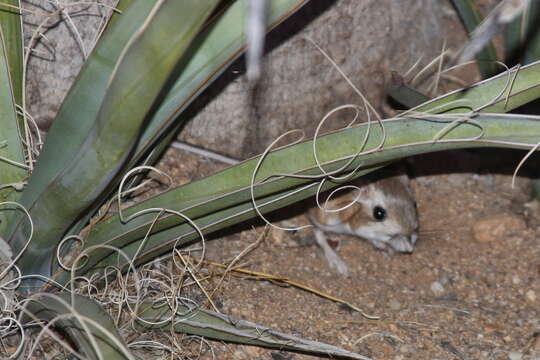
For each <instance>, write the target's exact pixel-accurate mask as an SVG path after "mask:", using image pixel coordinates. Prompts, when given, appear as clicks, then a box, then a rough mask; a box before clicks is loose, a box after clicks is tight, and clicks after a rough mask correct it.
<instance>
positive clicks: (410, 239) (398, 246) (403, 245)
mask: <svg viewBox="0 0 540 360" xmlns="http://www.w3.org/2000/svg"><path fill="white" fill-rule="evenodd" d="M417 238H418V235H417V234H416V232H415V233H412V234H411V235H410V236H405V235H401V236H398V237H395V238H394V239H392V242H391V245H392V248H394V250H396V251H397V252H401V253H412V252H413V251H414V244H415V243H416V239H417Z"/></svg>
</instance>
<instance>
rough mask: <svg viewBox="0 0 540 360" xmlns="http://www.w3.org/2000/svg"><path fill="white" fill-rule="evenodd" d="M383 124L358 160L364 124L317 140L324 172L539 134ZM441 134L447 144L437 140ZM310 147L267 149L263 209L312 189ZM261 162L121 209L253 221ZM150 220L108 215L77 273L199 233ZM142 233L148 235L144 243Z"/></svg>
mask: <svg viewBox="0 0 540 360" xmlns="http://www.w3.org/2000/svg"><path fill="white" fill-rule="evenodd" d="M454 121H457V122H455V123H454ZM383 124H384V129H385V140H384V148H382V149H378V145H379V144H380V143H381V141H382V139H383V132H382V130H381V128H380V127H379V126H376V125H372V127H371V130H370V134H369V138H368V141H367V144H366V146H365V148H364V150H366V149H372V150H373V151H372V152H370V153H369V154H366V155H363V156H361V157H355V155H356V153H357V151H359V147H360V144H361V142H362V139H364V136H365V134H366V131H367V129H368V125H367V124H362V125H358V126H355V127H352V128H348V129H344V130H341V131H337V132H334V133H331V134H328V135H324V136H321V137H319V138H318V139H317V154H318V157H319V159H320V161H321V163H322V164H324V165H325V166H324V167H325V169H326V171H333V170H336V169H339V168H341V167H343V166H345V165H347V163H348V162H349V161H352V162H351V163H350V165H349V166H347V169H354V168H356V167H359V166H361V167H362V169H361V171H360V172H358V173H357V176H359V175H361V174H364V173H367V172H369V171H371V170H373V167H375V166H381V165H384V164H385V163H388V162H390V161H392V160H396V159H400V158H403V157H406V156H411V155H416V154H421V153H427V152H434V151H441V150H447V149H459V148H469V147H480V146H498V147H512V148H530V147H532V146H534V144H536V142H538V138H539V137H540V136H539V135H540V117H532V116H531V117H526V116H517V115H498V114H480V115H476V116H474V117H473V118H466V117H465V116H464V115H463V114H461V115H460V116H447V117H446V118H442V117H426V118H412V117H411V118H407V119H391V120H385V121H383ZM481 129H482V131H481ZM480 135H481V137H480V138H478V139H477V137H478V136H480ZM439 137H443V138H444V140H445V141H435V139H437V138H439ZM312 146H313V142H312V141H307V142H303V143H300V144H296V145H293V146H288V147H285V148H283V149H280V150H278V151H275V152H272V153H270V154H269V155H268V157H267V158H266V159H265V160H264V163H263V166H262V167H261V169H260V170H259V174H258V175H257V181H258V182H260V180H262V179H268V180H266V181H264V182H262V183H258V184H257V185H256V186H255V187H254V196H255V198H256V199H257V204H258V206H259V210H260V211H261V213H267V212H270V211H273V210H276V209H279V208H281V207H283V206H286V205H288V204H290V203H293V202H296V201H299V200H301V199H304V198H306V197H309V196H311V195H313V194H314V193H315V192H316V189H317V186H318V184H319V182H320V178H321V177H322V175H321V171H320V169H319V168H318V167H317V166H316V163H315V160H314V157H313V153H312ZM258 160H259V158H254V159H252V160H248V161H246V162H243V163H241V164H239V165H237V166H234V167H231V168H228V169H226V170H224V171H222V172H220V173H217V174H215V175H212V176H209V177H207V178H205V179H202V180H199V181H196V182H193V183H191V184H188V185H185V186H181V187H179V188H176V189H174V190H171V191H168V192H165V193H163V194H161V195H158V196H156V197H154V198H152V199H149V200H146V201H144V202H141V203H140V204H137V205H135V206H133V207H130V208H128V209H126V210H125V213H124V216H125V218H128V217H129V216H131V215H133V214H135V213H136V212H139V211H142V210H145V209H150V208H167V209H171V210H174V211H178V212H180V213H182V214H183V215H184V216H186V217H188V218H189V219H191V220H192V221H193V222H194V223H195V224H197V226H198V227H199V228H200V229H201V230H202V232H203V233H209V232H212V231H215V230H218V229H222V228H224V227H227V226H230V225H232V224H236V223H239V222H241V221H244V220H246V219H249V218H254V217H256V216H258V215H257V213H256V212H255V211H254V209H253V204H252V203H251V190H250V180H251V177H252V174H253V171H254V170H255V168H256V165H257V162H258ZM279 174H292V175H295V176H296V175H318V176H319V178H298V177H296V178H294V177H289V176H287V177H285V176H279ZM338 185H339V182H331V181H327V182H326V183H325V184H324V186H323V187H322V190H325V189H329V188H333V187H336V186H338ZM287 196H288V197H287ZM155 217H156V212H154V213H153V214H144V215H141V216H138V217H136V218H134V219H132V220H130V221H129V222H122V221H121V220H120V218H119V216H113V217H110V218H108V219H105V220H104V221H103V222H102V223H99V224H97V225H96V226H95V227H94V228H93V229H92V231H91V232H90V233H89V235H88V236H87V238H86V239H85V245H84V246H85V248H86V249H88V250H89V251H88V255H89V258H88V259H86V260H87V262H86V263H85V264H86V265H85V266H84V267H82V268H81V269H80V271H78V272H77V273H81V274H82V273H85V274H87V275H88V274H90V273H95V272H98V271H99V270H101V269H104V268H105V267H107V266H109V265H110V266H118V267H120V268H121V269H123V270H126V266H127V262H126V261H125V260H124V259H123V258H119V257H118V256H117V255H116V253H113V252H112V251H111V250H110V249H109V248H104V247H102V246H103V245H107V246H112V247H116V248H120V249H121V250H122V251H123V252H124V253H125V254H127V256H128V257H130V258H133V259H134V261H135V263H136V264H138V263H141V262H145V261H148V260H150V259H152V258H154V257H156V256H158V255H160V254H162V253H164V252H166V251H169V250H170V249H171V248H172V247H173V246H181V245H183V244H185V243H188V242H192V241H195V240H198V239H199V234H198V233H197V231H195V230H194V228H193V226H192V225H191V224H190V223H189V222H188V221H186V220H185V219H184V218H182V217H180V216H178V215H175V214H171V213H167V214H163V215H162V216H161V217H160V219H159V220H157V221H155ZM154 221H155V224H153V223H154ZM150 227H151V231H150ZM147 233H149V236H148V238H146V239H145V240H144V241H143V238H144V237H145V235H146V234H147ZM78 265H80V264H78ZM56 278H57V279H58V280H59V281H60V282H61V283H65V282H67V281H69V276H68V274H66V273H64V272H62V271H59V272H58V273H57V274H56Z"/></svg>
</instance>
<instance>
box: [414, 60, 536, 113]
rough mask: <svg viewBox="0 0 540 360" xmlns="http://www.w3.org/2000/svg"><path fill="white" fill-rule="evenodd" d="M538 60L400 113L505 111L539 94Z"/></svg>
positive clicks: (533, 98) (525, 102)
mask: <svg viewBox="0 0 540 360" xmlns="http://www.w3.org/2000/svg"><path fill="white" fill-rule="evenodd" d="M539 79H540V61H536V62H534V63H531V64H529V65H527V66H523V67H521V68H519V69H518V68H512V69H510V70H508V71H505V72H503V73H500V74H498V75H496V76H494V77H492V78H489V79H486V80H483V81H480V82H478V83H475V84H473V85H471V86H469V87H467V88H464V89H459V90H456V91H452V92H450V93H448V94H445V95H442V96H439V97H438V98H435V99H433V100H431V101H428V102H426V103H424V104H422V105H420V106H417V107H415V108H413V109H411V110H410V111H407V112H406V113H404V114H410V113H415V112H418V113H433V114H440V113H459V112H465V111H471V110H474V111H476V112H490V113H499V112H501V113H502V112H508V111H511V110H513V109H516V108H518V107H519V106H521V105H524V104H527V103H528V102H531V101H533V100H535V99H537V98H539V97H540V82H539V81H538V80H539Z"/></svg>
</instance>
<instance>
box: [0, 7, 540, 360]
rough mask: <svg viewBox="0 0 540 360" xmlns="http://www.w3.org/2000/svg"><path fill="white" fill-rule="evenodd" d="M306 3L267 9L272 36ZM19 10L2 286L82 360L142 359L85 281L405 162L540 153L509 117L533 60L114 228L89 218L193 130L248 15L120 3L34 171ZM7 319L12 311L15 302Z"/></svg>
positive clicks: (159, 311)
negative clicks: (488, 150)
mask: <svg viewBox="0 0 540 360" xmlns="http://www.w3.org/2000/svg"><path fill="white" fill-rule="evenodd" d="M304 2H305V1H299V0H294V1H293V0H273V1H272V2H269V9H268V11H269V16H268V18H269V20H268V24H269V25H268V28H271V27H273V26H274V25H275V24H277V23H279V22H280V21H283V20H284V19H285V18H286V17H287V16H288V15H289V14H290V13H292V12H293V11H294V10H296V9H297V8H298V7H300V6H301V5H303V3H304ZM6 4H8V5H9V6H6V5H4V6H5V9H6V10H4V11H1V12H0V16H1V17H2V18H1V23H0V24H1V25H2V26H1V30H2V34H3V36H2V41H1V42H0V46H2V50H1V51H0V77H1V78H0V102H1V103H0V129H1V130H2V131H1V134H2V137H1V138H0V144H1V145H2V146H1V147H0V156H1V158H0V159H1V160H2V161H0V167H1V169H0V177H1V178H0V180H1V183H2V184H4V185H3V186H1V187H0V197H1V199H2V210H3V211H2V212H0V215H1V223H0V234H1V237H2V238H3V239H4V240H5V241H6V242H7V244H9V247H11V249H12V250H11V251H12V253H13V263H12V264H10V265H9V267H8V268H6V269H5V270H3V271H2V273H1V274H0V278H2V277H5V276H7V274H8V270H10V268H13V269H14V268H16V269H17V273H18V274H19V275H18V276H16V279H15V280H16V281H12V282H11V283H10V284H8V285H5V286H4V288H13V287H14V286H13V283H15V284H16V285H17V293H18V297H19V298H20V299H24V301H21V306H20V307H19V308H16V309H11V310H10V311H13V312H16V316H17V318H18V320H19V322H17V324H21V325H20V326H23V324H30V323H32V321H33V320H45V321H48V325H47V327H57V328H61V329H62V330H63V333H65V334H67V336H69V337H70V339H71V341H72V343H73V344H75V345H76V349H75V350H77V351H78V352H79V355H83V356H86V357H89V358H111V359H115V358H121V359H122V358H133V355H131V354H130V352H129V351H128V350H127V347H126V346H125V344H124V341H123V339H122V338H121V336H120V335H119V333H118V331H117V329H116V325H115V323H114V322H113V321H112V320H111V319H110V318H109V317H108V316H107V314H106V313H105V312H103V310H102V309H101V308H100V307H99V305H97V304H96V303H95V302H93V301H92V300H91V299H89V298H88V297H86V296H82V295H81V294H76V291H75V292H74V291H73V290H74V289H75V285H76V283H77V281H78V280H80V279H87V278H93V279H97V281H96V283H98V284H99V283H100V281H101V282H105V281H108V280H109V279H110V277H113V276H114V275H115V274H117V273H122V272H123V273H125V272H129V271H131V270H132V269H133V267H134V266H138V265H140V264H144V263H147V262H149V261H151V260H152V259H155V258H156V257H158V256H160V255H162V254H164V253H167V252H170V251H171V250H172V249H177V248H181V247H183V246H185V245H186V244H191V243H193V242H194V241H198V240H200V239H201V238H202V236H204V235H206V234H209V233H211V232H214V231H216V230H220V229H223V228H226V227H229V226H231V225H234V224H237V223H240V222H242V221H245V220H247V219H251V218H255V217H261V216H262V217H264V214H266V213H269V212H271V211H274V210H276V209H279V208H282V207H284V206H287V205H289V204H292V203H294V202H297V201H300V200H303V199H305V198H307V197H309V196H313V195H314V194H316V193H318V192H320V191H324V190H328V189H331V188H334V187H337V186H339V185H340V184H341V183H342V182H343V179H347V180H349V179H352V178H355V177H358V176H361V175H363V174H366V173H368V172H371V171H373V170H375V169H377V168H379V167H381V166H383V165H385V164H387V163H389V162H392V161H394V160H396V159H400V158H404V157H407V156H411V155H415V154H421V153H427V152H434V151H441V150H447V149H459V148H470V147H485V146H489V147H494V146H495V147H510V148H517V149H536V146H535V144H536V143H537V142H538V134H540V117H536V116H523V115H521V116H520V115H505V114H503V113H505V112H508V111H510V110H512V109H516V108H518V107H519V106H521V105H524V104H526V103H529V102H531V101H533V100H535V99H537V98H538V97H540V86H539V83H538V79H539V78H540V77H539V75H540V63H539V62H532V63H531V64H529V65H527V66H524V67H516V68H512V69H509V70H508V71H504V72H502V73H501V74H499V75H497V76H495V77H492V78H489V79H487V80H484V81H482V82H479V83H477V84H474V85H472V86H470V87H468V88H466V89H461V90H457V91H454V92H451V93H449V94H445V95H443V96H441V97H438V98H436V99H433V100H428V101H425V102H423V103H422V104H418V105H417V106H415V107H413V108H412V109H410V110H408V111H406V112H404V113H403V114H402V115H401V116H400V117H399V118H394V119H385V120H380V121H377V122H368V123H364V124H359V125H356V126H351V127H349V128H346V129H342V130H339V131H335V132H333V133H329V134H324V135H320V136H319V135H316V137H315V138H314V139H311V140H308V141H304V142H301V143H298V144H294V145H290V146H286V147H284V148H280V149H279V150H275V151H270V150H271V149H269V150H268V151H266V152H265V153H263V154H261V155H260V156H258V157H255V158H253V159H250V160H247V161H244V162H242V163H240V164H238V165H236V166H233V167H230V168H228V169H226V170H224V171H221V172H219V173H217V174H214V175H211V176H209V177H207V178H204V179H201V180H198V181H195V182H192V183H190V184H187V185H184V186H181V187H178V188H174V189H171V190H169V191H167V192H165V193H162V194H159V195H157V196H155V197H153V198H150V199H148V200H145V201H141V202H140V203H137V204H135V205H133V206H130V207H128V208H125V209H122V208H123V207H122V205H121V204H119V209H122V210H121V211H119V212H118V214H116V215H114V216H108V217H105V218H101V217H96V218H94V219H92V216H93V215H94V214H95V213H96V211H97V210H98V209H99V208H100V207H101V206H102V205H103V204H105V203H107V202H108V201H110V200H111V199H117V201H118V202H119V203H120V202H121V199H122V194H123V193H124V192H125V191H126V189H127V188H128V186H126V185H124V184H127V183H129V181H128V180H129V179H130V178H128V177H127V176H128V175H130V174H131V172H130V170H131V169H133V168H134V167H136V166H139V165H141V164H146V163H151V162H152V161H154V160H155V159H156V157H157V156H156V154H159V152H160V151H161V150H163V149H164V148H166V146H167V145H168V143H169V141H170V140H171V138H172V136H173V135H174V134H175V133H176V131H177V130H178V129H179V127H180V126H181V124H182V122H183V121H185V120H186V118H185V116H183V115H182V111H183V110H184V109H185V108H186V106H187V105H188V104H189V103H190V102H191V101H193V99H194V98H195V97H196V96H197V95H198V94H199V93H200V92H201V91H202V89H204V87H205V86H207V85H208V84H209V83H210V82H211V81H212V80H213V79H215V78H216V77H217V76H218V75H219V74H220V72H221V71H222V70H223V69H224V68H225V66H226V65H227V64H229V63H230V62H231V61H232V60H233V59H234V58H235V57H237V56H238V55H239V54H240V53H241V52H242V51H243V49H244V46H245V45H244V42H245V40H244V38H243V35H242V34H243V29H242V21H241V19H242V17H243V8H242V6H243V4H242V2H240V1H226V2H220V1H218V0H208V1H196V2H179V1H158V0H155V1H150V0H148V1H132V0H120V1H119V3H118V5H117V9H118V11H119V12H118V13H115V15H113V16H112V18H111V20H110V22H109V24H108V26H107V29H106V31H105V32H104V34H103V36H102V38H101V39H100V41H99V43H98V44H97V45H96V47H95V49H94V50H93V51H92V53H91V54H90V56H89V57H88V60H87V62H86V63H85V65H84V67H83V69H82V70H81V73H80V74H79V76H78V78H77V80H76V82H75V83H74V85H73V86H72V88H71V90H70V92H69V94H68V95H67V97H66V99H65V100H64V102H63V104H62V107H61V109H60V111H59V113H58V115H57V116H56V118H55V120H54V122H53V125H52V127H51V128H50V131H49V133H48V135H47V139H46V142H45V144H44V146H43V149H42V151H41V152H40V154H39V158H38V160H37V162H36V163H35V165H34V164H33V158H34V157H35V154H34V150H35V149H33V148H32V147H31V141H29V137H30V135H29V125H28V122H27V121H26V120H27V119H26V116H25V114H24V111H22V112H21V111H18V109H21V108H22V109H23V110H24V107H21V105H23V104H24V102H23V96H22V89H23V86H22V81H23V70H22V69H23V60H22V58H23V55H22V45H21V18H20V16H19V12H18V10H17V9H18V8H19V7H20V4H19V3H18V1H16V0H11V1H9V2H7V3H6ZM120 12H121V14H120ZM486 74H487V70H486ZM415 102H416V103H418V100H415V101H412V102H411V101H408V103H415ZM74 117H76V119H77V121H74ZM290 159H294V161H290ZM30 170H31V171H30ZM112 268H114V269H115V271H117V272H111V271H110V269H112ZM134 274H135V272H134ZM169 300H170V299H169ZM3 305H4V309H6V310H8V301H4V304H3ZM131 310H132V315H133V325H134V326H136V327H139V328H143V329H164V328H167V329H170V328H171V327H172V328H173V329H174V330H175V331H178V332H187V333H191V334H196V335H202V336H205V337H209V338H214V339H221V340H227V341H233V342H241V343H247V344H254V345H260V346H265V347H272V348H279V349H286V350H291V351H300V352H306V353H314V354H320V355H325V356H333V357H342V358H351V359H365V357H364V356H362V355H359V354H355V353H351V352H348V351H345V350H342V349H339V348H335V347H332V346H329V345H324V344H320V343H316V342H311V341H308V340H305V339H300V338H296V337H293V336H290V335H286V334H281V333H278V332H275V331H272V330H270V329H267V328H265V327H261V326H258V325H255V324H252V323H248V322H234V321H231V319H229V318H228V317H226V316H223V315H220V314H217V313H213V312H211V311H208V310H202V309H199V308H197V307H196V306H193V305H192V304H186V303H182V302H179V301H176V299H173V300H170V301H161V302H159V303H155V302H152V301H149V300H147V301H145V299H144V298H141V297H137V298H136V299H135V300H134V301H133V303H132V308H131ZM14 323H15V322H14ZM19 349H22V347H21V348H19ZM17 351H19V350H17ZM15 355H18V352H17V353H16V354H15Z"/></svg>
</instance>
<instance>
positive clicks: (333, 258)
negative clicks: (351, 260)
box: [326, 253, 349, 276]
mask: <svg viewBox="0 0 540 360" xmlns="http://www.w3.org/2000/svg"><path fill="white" fill-rule="evenodd" d="M326 261H327V262H328V265H329V266H330V268H331V269H334V270H336V271H337V272H338V273H340V274H341V275H343V276H349V266H347V264H346V263H345V261H343V260H341V258H340V257H339V255H338V254H336V253H333V254H327V256H326Z"/></svg>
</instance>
